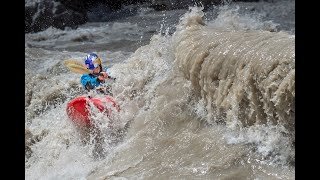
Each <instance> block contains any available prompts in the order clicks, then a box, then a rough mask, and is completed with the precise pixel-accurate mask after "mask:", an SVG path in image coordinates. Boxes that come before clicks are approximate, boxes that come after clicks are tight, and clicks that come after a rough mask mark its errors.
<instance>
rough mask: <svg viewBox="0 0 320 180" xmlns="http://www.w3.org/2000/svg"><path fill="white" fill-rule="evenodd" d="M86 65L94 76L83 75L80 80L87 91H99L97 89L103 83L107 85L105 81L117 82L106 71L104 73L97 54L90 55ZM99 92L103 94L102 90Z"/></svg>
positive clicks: (87, 57)
mask: <svg viewBox="0 0 320 180" xmlns="http://www.w3.org/2000/svg"><path fill="white" fill-rule="evenodd" d="M85 65H86V66H87V69H90V70H92V71H93V73H92V74H83V75H82V76H81V79H80V82H81V84H82V86H83V87H84V89H86V90H87V91H90V90H92V89H95V88H96V89H97V87H98V86H100V85H101V84H102V83H105V80H107V79H108V78H109V79H113V80H115V78H112V77H110V76H108V73H107V72H106V71H103V69H102V65H101V60H100V57H99V56H98V55H97V54H95V53H89V54H88V55H87V56H86V57H85ZM99 91H100V92H101V89H99ZM107 91H108V88H107ZM104 93H106V92H104ZM109 93H110V92H109Z"/></svg>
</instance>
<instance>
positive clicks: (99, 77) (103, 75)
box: [98, 72, 108, 81]
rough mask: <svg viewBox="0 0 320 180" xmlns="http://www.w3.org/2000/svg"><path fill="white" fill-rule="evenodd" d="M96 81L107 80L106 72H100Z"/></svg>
mask: <svg viewBox="0 0 320 180" xmlns="http://www.w3.org/2000/svg"><path fill="white" fill-rule="evenodd" d="M98 79H99V80H100V81H104V80H106V79H108V74H107V72H101V73H100V74H99V76H98Z"/></svg>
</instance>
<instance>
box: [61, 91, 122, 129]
mask: <svg viewBox="0 0 320 180" xmlns="http://www.w3.org/2000/svg"><path fill="white" fill-rule="evenodd" d="M92 105H94V106H95V107H96V108H98V109H99V111H100V112H104V113H106V114H107V115H108V116H110V115H111V113H112V111H115V110H116V111H118V112H119V111H120V109H119V106H118V105H117V104H116V102H115V101H114V99H113V98H112V97H111V96H106V97H105V98H102V99H101V98H95V97H88V96H79V97H77V98H75V99H73V100H72V101H70V102H69V103H68V104H67V115H68V117H69V118H70V119H71V120H72V121H73V122H74V123H76V124H77V125H79V126H87V127H88V126H89V127H90V126H92V119H91V114H90V110H89V108H90V107H91V106H92Z"/></svg>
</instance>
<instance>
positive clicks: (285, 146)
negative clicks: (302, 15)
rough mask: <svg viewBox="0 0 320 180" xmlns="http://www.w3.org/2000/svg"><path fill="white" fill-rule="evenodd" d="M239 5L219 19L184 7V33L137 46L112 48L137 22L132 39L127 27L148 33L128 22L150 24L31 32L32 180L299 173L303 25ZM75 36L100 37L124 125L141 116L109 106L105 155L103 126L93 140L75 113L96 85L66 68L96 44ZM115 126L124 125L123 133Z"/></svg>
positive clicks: (178, 27)
mask: <svg viewBox="0 0 320 180" xmlns="http://www.w3.org/2000/svg"><path fill="white" fill-rule="evenodd" d="M285 2H286V1H284V4H285ZM264 5H265V4H264ZM284 6H285V5H284ZM290 7H291V6H290ZM236 11H237V8H236V9H234V8H233V7H232V6H229V8H228V7H223V8H221V9H220V11H218V14H219V15H218V16H217V17H216V18H213V19H212V20H206V19H205V18H204V17H205V16H204V15H205V14H204V13H203V9H202V8H199V7H192V8H190V9H189V10H188V11H186V12H185V13H184V14H182V15H181V14H180V12H181V11H176V12H172V14H175V13H177V12H178V13H177V14H179V16H178V18H179V22H178V23H177V24H175V27H174V28H173V29H174V31H173V32H171V30H168V31H161V32H160V33H157V34H154V35H152V36H151V39H150V41H148V42H145V41H144V42H140V43H141V44H145V45H143V46H140V47H138V48H137V49H136V50H134V51H132V46H131V45H132V44H131V45H130V44H129V46H130V48H126V47H123V48H116V49H117V50H111V49H110V48H109V50H105V49H104V48H103V47H104V45H105V44H109V45H110V46H111V44H112V42H113V41H115V39H116V38H114V39H113V38H112V37H114V36H111V37H108V36H107V34H108V33H111V34H112V33H119V32H118V31H117V29H122V28H123V29H126V30H127V31H126V33H125V34H126V35H124V37H123V39H125V40H126V41H122V40H123V39H122V38H121V36H119V35H117V36H116V37H117V38H118V39H117V40H119V41H120V42H122V43H123V42H124V43H123V44H125V42H127V41H128V40H130V41H131V40H132V41H134V40H137V39H131V35H132V33H130V29H127V28H128V27H131V30H132V31H134V29H135V28H137V29H140V27H139V26H138V25H136V24H132V23H130V22H116V23H113V24H112V23H111V24H107V23H105V24H104V23H102V24H99V25H98V24H94V26H93V27H90V26H89V25H86V26H84V28H79V29H78V30H64V31H63V30H56V29H48V30H47V31H44V32H40V33H35V34H29V35H27V36H26V39H27V40H29V41H28V42H27V43H26V48H25V49H26V52H25V56H26V72H25V74H26V77H25V82H26V91H25V93H26V99H25V107H26V108H25V109H26V119H25V121H26V125H25V126H26V129H27V130H28V131H30V133H31V134H32V135H31V138H30V139H32V138H34V139H33V141H32V142H31V141H28V148H30V149H29V151H28V155H27V153H26V160H25V162H26V165H25V167H26V179H294V177H295V172H294V171H295V166H294V162H295V150H294V141H295V139H294V136H295V132H294V126H295V123H294V120H295V119H294V113H295V106H294V101H295V90H294V86H295V66H294V63H295V52H294V46H295V45H294V40H295V35H294V34H292V32H290V31H277V30H276V28H275V27H276V25H275V24H273V23H272V22H270V21H268V22H265V21H261V20H259V19H254V18H252V17H248V16H243V15H241V14H237V13H236V14H237V17H238V18H235V16H234V13H235V12H236ZM149 13H150V14H149ZM151 14H152V11H146V12H144V13H143V14H140V16H152V15H151ZM180 15H181V16H180ZM244 19H245V20H246V21H243V20H244ZM222 20H225V24H222V22H223V21H222ZM131 22H132V21H131ZM230 22H232V23H230ZM244 22H246V23H248V22H249V23H248V24H247V25H246V26H245V25H244ZM250 23H251V24H250ZM230 24H233V26H229V25H230ZM270 27H271V28H270ZM112 28H113V30H112ZM149 28H150V27H149ZM170 29H172V26H170ZM147 31H148V32H150V29H148V30H147ZM92 32H96V33H95V34H94V33H93V34H92V36H91V35H88V34H91V33H92ZM138 32H139V33H142V32H141V31H138ZM136 33H137V32H136ZM46 34H49V35H46ZM53 34H54V35H55V38H53ZM142 34H143V33H142ZM139 35H141V34H139ZM98 36H102V38H97V37H98ZM104 36H105V37H104ZM75 37H78V38H76V39H79V37H87V38H88V39H90V40H91V41H92V42H96V41H97V44H99V48H97V49H96V50H95V51H94V52H96V53H98V54H99V55H100V56H101V60H102V64H103V65H105V66H108V67H110V71H111V75H112V76H113V77H116V78H117V79H116V81H115V82H113V83H112V82H110V84H111V85H112V90H113V95H114V98H115V100H116V101H117V103H118V104H119V105H120V107H121V111H120V112H119V114H117V115H116V124H115V127H116V128H115V129H116V130H119V129H123V128H125V126H127V125H129V126H128V128H127V129H126V130H125V131H115V130H110V129H109V128H108V124H107V123H106V122H107V120H108V118H107V117H104V116H102V115H101V114H99V113H98V114H97V117H99V118H96V117H95V120H96V121H99V122H100V123H101V124H100V125H99V128H100V129H101V132H102V134H103V135H104V136H105V137H104V141H103V144H102V149H103V151H104V156H103V157H102V158H95V156H94V152H95V147H96V146H95V141H94V140H95V137H93V136H94V134H93V135H92V136H89V143H84V142H83V141H82V138H81V136H82V135H81V134H80V132H79V131H78V130H77V129H76V128H75V126H74V125H73V124H72V122H70V120H69V119H68V117H67V115H66V111H65V108H66V104H67V102H68V101H70V100H71V99H73V98H74V97H76V96H78V95H82V94H85V93H86V92H85V91H84V90H83V89H82V88H81V86H80V83H79V79H80V74H75V73H71V72H69V71H68V69H67V68H66V67H64V66H63V60H65V59H69V58H72V59H76V60H79V61H82V59H83V57H84V55H85V54H86V49H85V47H88V46H89V45H88V44H86V43H82V42H81V41H80V42H79V41H72V39H74V38H75ZM132 37H134V38H137V37H136V36H132ZM35 39H36V40H35ZM39 39H40V40H39ZM41 39H43V40H41ZM54 39H56V40H54ZM140 39H141V38H140ZM70 40H71V41H70ZM41 41H43V42H41ZM57 41H58V42H59V41H60V45H59V44H58V45H57V44H56V43H57ZM63 41H66V42H69V43H70V44H71V45H72V47H73V48H69V49H68V45H65V44H63V43H62V42H63ZM78 45H79V46H78ZM80 47H81V48H80ZM91 48H92V47H90V48H88V50H92V49H91ZM110 132H112V133H119V132H121V134H117V135H116V136H112V137H115V138H116V139H115V140H116V143H110V142H111V141H112V140H110V138H112V137H111V136H109V135H110ZM36 136H38V137H36ZM112 142H114V141H112Z"/></svg>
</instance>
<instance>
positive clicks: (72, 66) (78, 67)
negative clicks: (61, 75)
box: [64, 59, 92, 74]
mask: <svg viewBox="0 0 320 180" xmlns="http://www.w3.org/2000/svg"><path fill="white" fill-rule="evenodd" d="M64 65H65V66H66V67H67V68H68V69H69V70H70V71H72V72H75V73H79V74H90V73H92V71H91V70H89V69H87V67H86V66H85V65H84V64H82V63H80V62H79V61H77V60H73V59H68V60H65V61H64Z"/></svg>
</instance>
